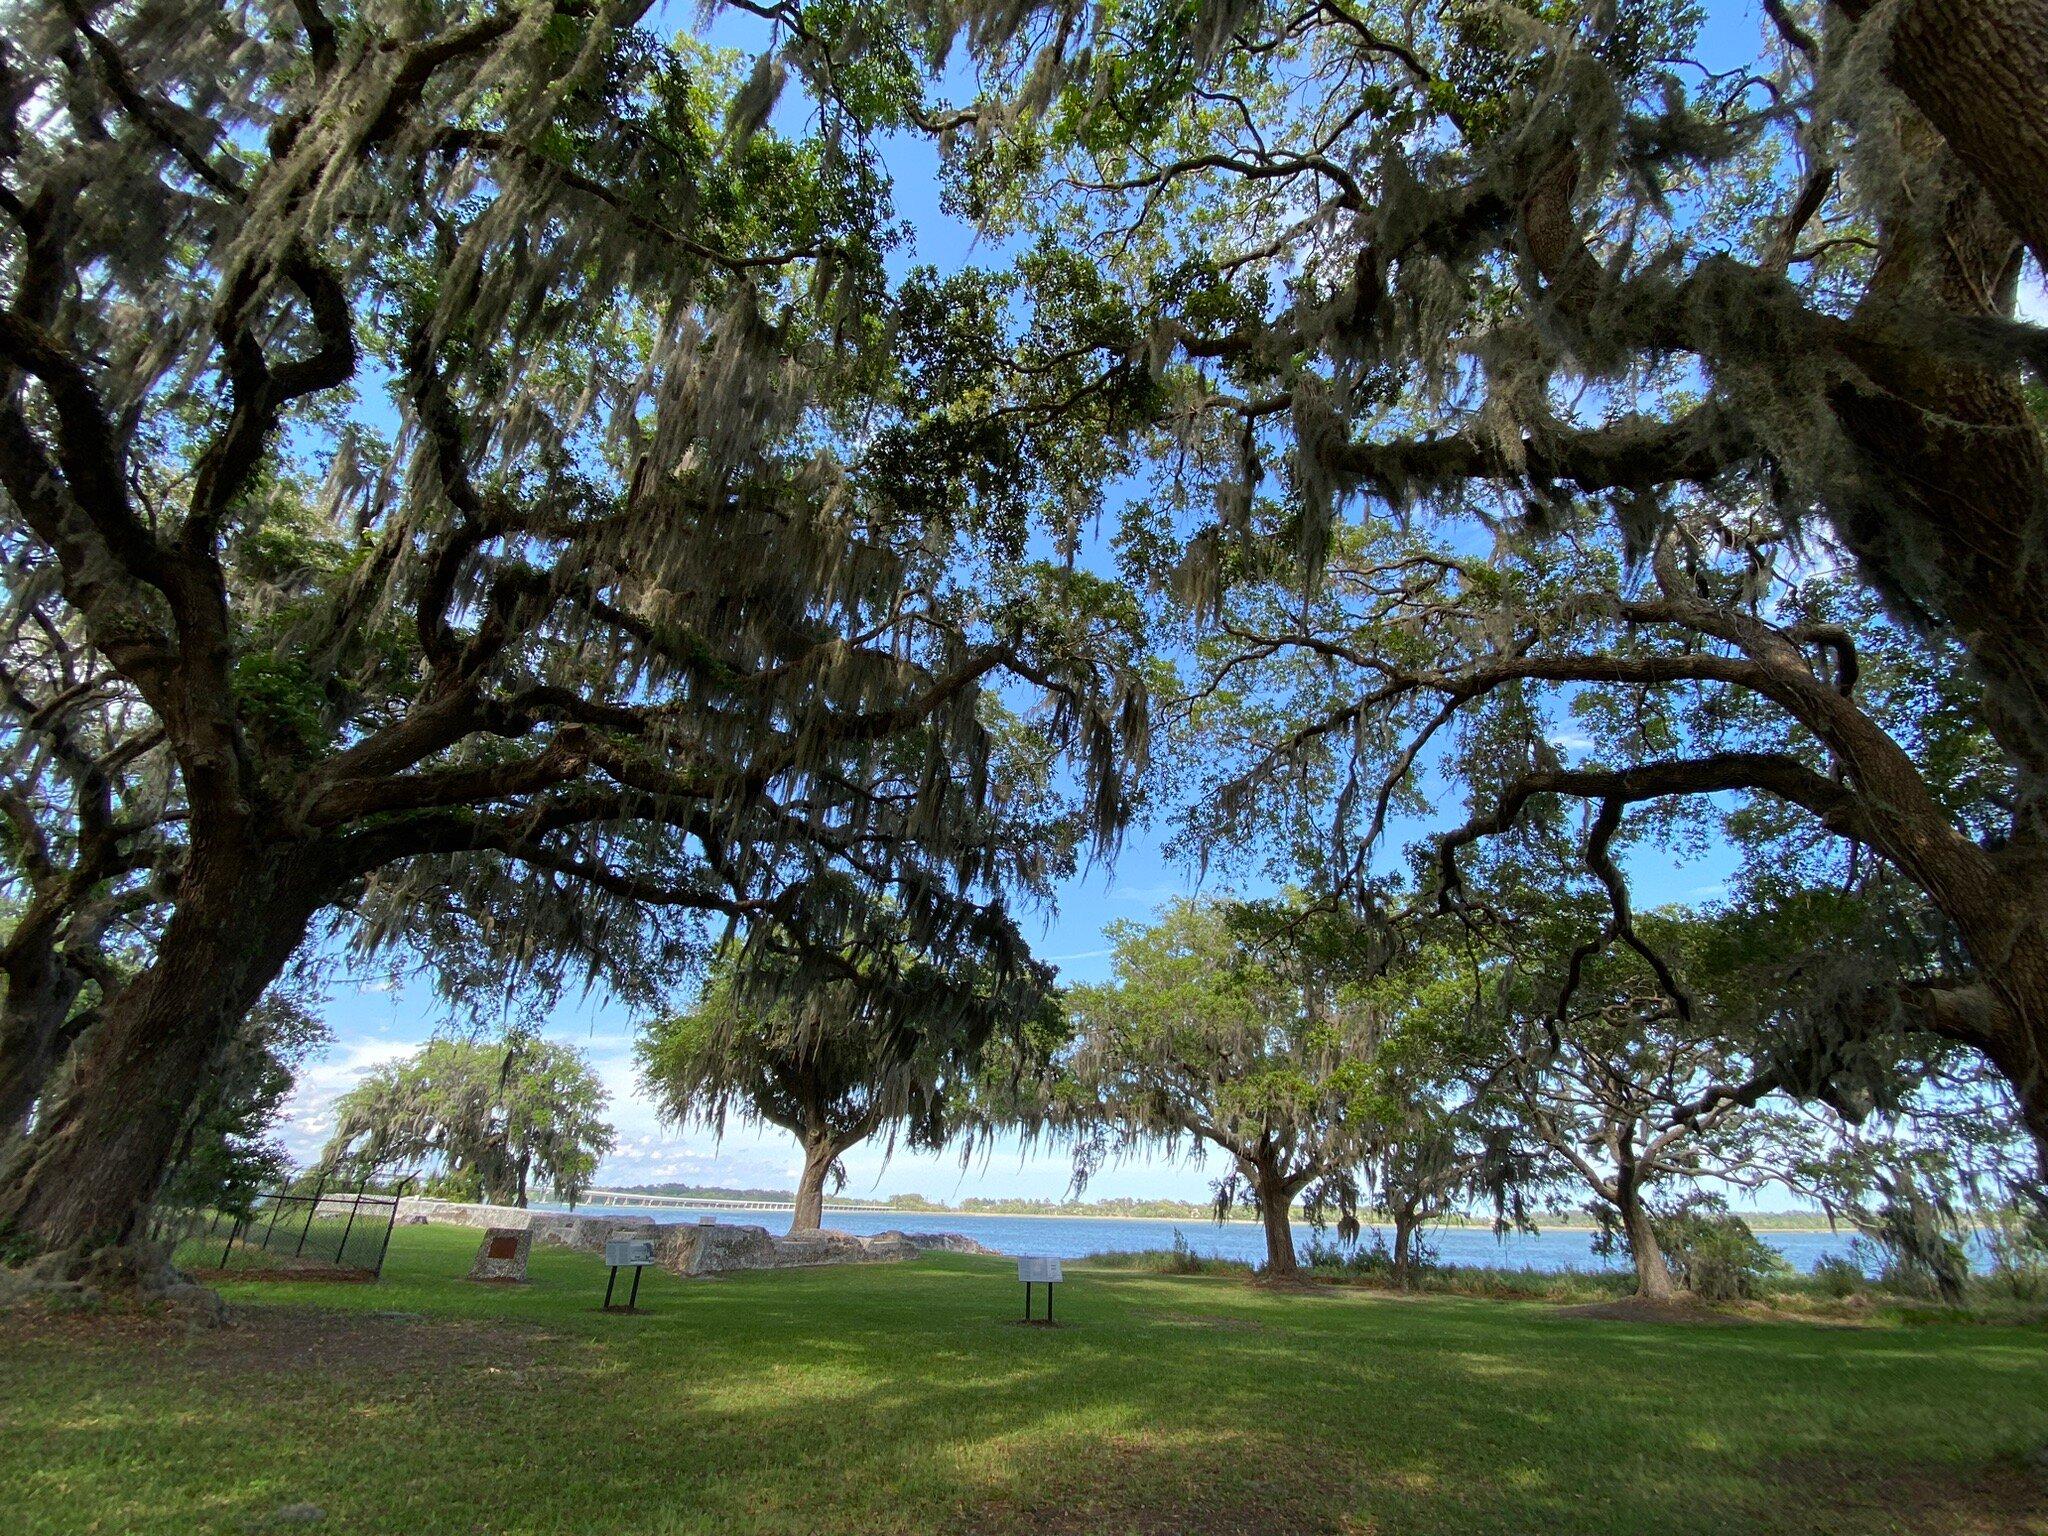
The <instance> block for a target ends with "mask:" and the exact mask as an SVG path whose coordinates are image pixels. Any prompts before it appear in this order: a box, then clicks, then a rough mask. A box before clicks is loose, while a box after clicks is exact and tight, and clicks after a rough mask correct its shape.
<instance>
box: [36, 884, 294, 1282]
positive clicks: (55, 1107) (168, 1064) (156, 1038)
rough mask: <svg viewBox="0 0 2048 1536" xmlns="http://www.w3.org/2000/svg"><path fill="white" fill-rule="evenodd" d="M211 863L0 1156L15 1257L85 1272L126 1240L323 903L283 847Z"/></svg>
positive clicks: (59, 1270) (53, 1270) (62, 1271)
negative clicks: (144, 965) (212, 1080)
mask: <svg viewBox="0 0 2048 1536" xmlns="http://www.w3.org/2000/svg"><path fill="white" fill-rule="evenodd" d="M205 862H206V863H207V864H209V865H210V866H211V867H210V868H209V869H207V870H204V871H193V872H191V873H188V877H187V879H186V881H185V882H184V886H183V888H182V889H181V890H180V892H179V899H178V902H177V905H176V907H175V909H174V910H173V912H172V915H171V918H170V921H169V922H168V923H167V924H166V925H165V928H164V933H163V937H162V940H161V941H160V943H159V944H158V946H157V951H156V958H155V960H154V961H153V963H152V964H151V965H150V967H149V969H148V970H146V971H144V972H142V974H141V975H139V976H137V977H136V978H135V979H134V980H133V981H132V982H130V983H129V984H128V985H127V986H126V987H124V988H123V989H122V990H121V992H120V993H119V994H118V995H117V996H115V997H114V998H113V999H112V1000H111V1001H110V1002H109V1003H108V1005H107V1007H106V1010H105V1012H104V1013H103V1015H102V1016H101V1018H100V1021H99V1023H98V1025H97V1026H96V1027H95V1028H94V1029H92V1030H91V1031H90V1032H89V1033H88V1034H87V1035H86V1036H85V1037H84V1038H83V1039H82V1040H81V1041H80V1042H79V1043H78V1044H77V1046H75V1047H74V1048H73V1052H72V1059H71V1062H70V1065H69V1067H68V1070H67V1075H66V1080H65V1082H64V1085H63V1088H62V1092H61V1095H60V1096H59V1097H58V1098H57V1099H56V1101H55V1102H54V1103H50V1104H46V1105H45V1106H44V1109H43V1112H42V1113H41V1114H40V1115H39V1117H38V1120H37V1124H36V1130H35V1133H34V1135H32V1136H30V1137H28V1138H26V1139H24V1140H23V1141H21V1142H19V1143H18V1144H16V1145H15V1146H14V1147H13V1148H12V1149H11V1150H10V1151H9V1152H8V1153H7V1154H6V1156H5V1158H4V1160H0V1254H4V1255H5V1257H6V1258H7V1259H8V1260H9V1261H12V1262H30V1263H33V1264H34V1265H35V1267H36V1268H38V1269H39V1270H41V1271H43V1272H45V1273H49V1274H56V1275H79V1274H84V1273H87V1272H89V1271H91V1270H93V1269H95V1268H98V1267H100V1265H101V1263H102V1262H103V1255H105V1254H106V1251H107V1250H119V1249H123V1248H126V1247H128V1246H129V1245H131V1244H133V1243H134V1241H135V1240H136V1239H137V1238H138V1237H139V1236H140V1234H141V1232H142V1229H143V1226H144V1223H145V1220H146V1218H147V1215H148V1212H149V1208H150V1204H151V1202H152V1201H153V1200H154V1199H155V1196H156V1192H157V1189H158V1187H159V1185H160V1184H161V1183H162V1181H163V1177H164V1175H165V1173H166V1172H167V1171H168V1168H169V1164H170V1160H171V1157H172V1155H173V1153H174V1152H175V1150H176V1148H177V1146H178V1141H179V1137H180V1135H181V1133H182V1131H183V1129H184V1126H185V1122H186V1119H187V1117H188V1116H189V1115H190V1113H191V1111H192V1108H193V1106H194V1105H195V1104H196V1103H198V1101H199V1099H200V1097H201V1095H202V1093H203V1091H204V1089H205V1086H206V1082H207V1078H208V1075H209V1074H210V1073H211V1072H212V1070H213V1068H214V1064H215V1063H216V1061H217V1060H218V1059H219V1056H220V1053H221V1051H222V1050H223V1049H224V1048H225V1047H226V1046H227V1045H228V1044H229V1043H230V1042H231V1041H232V1040H233V1038H234V1036H235V1032H236V1031H237V1030H238V1029H239V1028H240V1027H241V1024H242V1021H243V1019H244V1017H245V1016H246V1015H247V1014H248V1011H249V1009H250V1008H251V1007H252V1006H253V1005H254V1004H255V1002H256V1000H257V999H258V998H259V997H260V996H261V995H262V993H263V991H264V989H265V988H266V987H268V986H269V985H270V983H271V982H272V981H274V980H276V978H277V976H278V975H279V973H280V972H281V971H283V969H284V967H285V965H286V963H287V962H289V960H290V959H291V956H292V953H293V952H294V951H295V950H296V949H297V948H298V947H299V944H300V942H301V941H302V940H303V939H304V937H305V933H306V928H307V924H308V923H309V921H310V920H311V917H312V914H313V912H314V911H315V910H317V908H318V906H319V905H320V904H321V902H320V900H319V899H318V898H317V897H316V894H315V882H310V881H309V880H308V878H307V874H308V872H307V871H306V869H305V868H303V867H302V866H301V864H300V863H299V861H297V860H295V859H293V858H292V857H290V856H289V855H279V854H276V853H274V852H270V851H267V850H252V851H250V852H249V853H247V854H245V855H243V856H242V857H239V858H237V859H235V860H233V861H232V863H231V864H229V865H228V866H227V867H222V866H223V861H222V860H221V859H219V858H218V857H216V858H213V859H210V860H207V861H205ZM114 1262H115V1263H116V1264H118V1262H119V1261H118V1259H116V1260H114Z"/></svg>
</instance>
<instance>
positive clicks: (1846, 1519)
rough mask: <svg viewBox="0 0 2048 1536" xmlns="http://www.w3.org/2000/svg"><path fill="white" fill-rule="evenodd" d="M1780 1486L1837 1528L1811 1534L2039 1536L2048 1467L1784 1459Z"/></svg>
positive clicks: (2047, 1500)
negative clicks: (1962, 1466) (1964, 1467)
mask: <svg viewBox="0 0 2048 1536" xmlns="http://www.w3.org/2000/svg"><path fill="white" fill-rule="evenodd" d="M1769 1470H1770V1472H1771V1474H1772V1475H1773V1480H1774V1481H1775V1482H1776V1484H1777V1487H1778V1488H1779V1489H1782V1490H1783V1493H1784V1494H1785V1495H1788V1496H1791V1497H1794V1498H1797V1499H1799V1500H1801V1502H1803V1503H1805V1504H1808V1505H1810V1506H1811V1507H1813V1508H1814V1509H1815V1510H1816V1512H1819V1511H1821V1510H1826V1511H1827V1512H1828V1513H1829V1514H1831V1515H1832V1516H1834V1517H1835V1519H1834V1523H1832V1524H1829V1525H1825V1526H1821V1525H1816V1526H1815V1529H1816V1530H1825V1531H1843V1532H1850V1531H1854V1532H1859V1533H1860V1532H1865V1531H1896V1532H1901V1533H1905V1536H2043V1533H2044V1532H2048V1466H2043V1465H2041V1464H2040V1463H2039V1462H2034V1463H2031V1464H2030V1463H2028V1462H2025V1461H2022V1460H2020V1459H2019V1458H2017V1457H2002V1458H2000V1459H1998V1460H1995V1461H1992V1462H1990V1463H1988V1464H1986V1465H1985V1466H1984V1467H1982V1468H1979V1469H1974V1470H1967V1471H1965V1470H1959V1469H1957V1468H1954V1467H1946V1466H1938V1465H1930V1464H1928V1463H1924V1462H1922V1463H1906V1464H1904V1465H1899V1464H1897V1463H1893V1462H1882V1461H1878V1460H1876V1459H1870V1460H1867V1461H1866V1460H1848V1461H1834V1460H1827V1461H1821V1460H1813V1459H1802V1460H1786V1461H1780V1462H1777V1463H1774V1464H1773V1465H1772V1466H1771V1468H1770V1469H1769Z"/></svg>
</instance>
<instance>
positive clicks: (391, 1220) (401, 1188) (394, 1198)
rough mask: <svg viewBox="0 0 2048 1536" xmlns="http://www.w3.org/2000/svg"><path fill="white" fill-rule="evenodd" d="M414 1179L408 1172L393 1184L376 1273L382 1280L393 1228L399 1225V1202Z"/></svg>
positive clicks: (378, 1251)
mask: <svg viewBox="0 0 2048 1536" xmlns="http://www.w3.org/2000/svg"><path fill="white" fill-rule="evenodd" d="M412 1181H413V1175H412V1174H407V1175H406V1176H405V1177H404V1178H402V1179H400V1180H399V1181H398V1182H397V1183H396V1184H394V1185H392V1186H391V1208H390V1210H389V1211H387V1212H386V1213H385V1216H384V1242H383V1245H382V1246H381V1247H379V1248H378V1250H377V1270H376V1274H377V1278H378V1279H380V1280H381V1279H383V1278H384V1255H385V1254H387V1253H389V1252H390V1251H391V1229H392V1228H393V1227H395V1226H397V1225H398V1202H399V1201H401V1200H403V1199H404V1198H405V1186H406V1185H408V1184H410V1183H411V1182H412Z"/></svg>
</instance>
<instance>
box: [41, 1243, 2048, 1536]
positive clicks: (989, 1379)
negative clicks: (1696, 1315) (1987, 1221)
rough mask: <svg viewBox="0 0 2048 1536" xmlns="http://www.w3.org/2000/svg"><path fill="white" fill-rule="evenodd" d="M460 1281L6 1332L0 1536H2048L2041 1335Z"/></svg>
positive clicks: (905, 1285)
mask: <svg viewBox="0 0 2048 1536" xmlns="http://www.w3.org/2000/svg"><path fill="white" fill-rule="evenodd" d="M477 1241H478V1234H476V1233H474V1232H465V1231H459V1230H455V1229H444V1228H413V1229H406V1230H401V1231H400V1232H399V1234H398V1236H397V1238H396V1240H395V1242H394V1244H393V1249H392V1254H391V1261H390V1265H389V1268H388V1271H387V1278H386V1279H385V1280H384V1282H383V1283H381V1284H379V1285H375V1286H348V1285H328V1284H317V1283H303V1282H301V1283H291V1284H265V1285H257V1284H244V1285H240V1286H235V1287H230V1288H229V1292H228V1294H229V1296H230V1299H231V1301H232V1302H234V1303H235V1304H236V1306H237V1307H238V1308H239V1309H241V1315H242V1317H243V1318H244V1319H245V1321H243V1322H241V1323H239V1324H238V1325H237V1326H235V1327H233V1328H231V1329H229V1330H226V1331H225V1332H224V1333H220V1334H210V1335H199V1336H194V1337H192V1338H190V1339H188V1338H186V1337H184V1336H183V1335H182V1334H178V1333H175V1332H173V1333H170V1334H162V1333H160V1332H155V1333H152V1332H138V1331H136V1330H133V1329H114V1328H105V1327H99V1326H91V1327H82V1326H78V1325H75V1324H71V1323H66V1324H64V1325H62V1326H57V1325H43V1324H37V1325H35V1326H33V1327H24V1326H23V1325H22V1324H21V1323H20V1321H19V1319H13V1318H6V1317H0V1329H8V1330H10V1331H9V1332H7V1333H5V1334H0V1489H4V1490H5V1492H4V1494H0V1500H4V1515H5V1518H4V1520H0V1528H4V1529H6V1530H7V1531H9V1532H10V1533H22V1536H30V1533H51V1536H56V1533H63V1536H72V1533H82V1532H122V1533H127V1532H135V1533H157V1532H162V1533H174V1532H175V1533H181V1536H182V1533H188V1532H211V1531H245V1530H256V1529H260V1528H263V1527H264V1526H265V1524H266V1522H267V1521H268V1520H269V1519H270V1517H272V1516H273V1515H275V1514H276V1512H277V1511H279V1510H281V1509H284V1508H286V1507H288V1506H293V1505H311V1506H314V1507H316V1508H317V1509H318V1510H319V1511H320V1512H322V1516H323V1518H321V1519H320V1520H319V1521H318V1522H317V1523H315V1524H313V1525H310V1526H307V1527H302V1528H305V1529H314V1530H318V1531H321V1532H341V1531H351V1532H356V1531H359V1532H380V1533H381V1532H408V1533H411V1532H418V1533H422V1536H426V1533H432V1536H441V1533H444V1532H469V1531H485V1532H507V1533H527V1532H534V1533H538V1532H570V1531H575V1532H586V1531H587V1532H596V1533H617V1536H639V1533H650V1536H652V1533H664V1536H665V1533H685V1532H688V1533H696V1532H706V1533H709V1532H735V1531H738V1532H745V1531H764V1532H820V1533H823V1532H834V1533H843V1532H868V1531H874V1532H955V1531H1098V1530H1099V1531H1144V1532H1158V1531H1170V1530H1187V1531H1202V1532H1211V1531H1218V1532H1230V1531H1244V1532H1253V1531H1259V1532H1290V1531H1355V1532H1373V1533H1377V1536H1387V1533H1399V1532H1415V1533H1424V1532H1428V1533H1436V1532H1446V1533H1448V1532H1461V1533H1462V1532H1537V1531H1544V1532H1552V1531H1555V1532H1566V1531H1569V1532H1614V1533H1621V1532H1630V1533H1633V1532H1645V1531H1651V1530H1670V1529H1679V1528H1683V1529H1713V1530H1716V1531H1717V1532H1718V1533H1726V1536H1735V1533H1744V1532H1830V1531H1832V1532H1842V1533H1850V1532H1854V1533H1859V1536H1860V1533H1865V1532H1872V1531H1882V1530H1904V1531H1918V1530H1924V1531H1929V1532H1933V1531H2006V1530H2011V1531H2027V1530H2031V1529H2037V1528H2048V1526H2037V1525H2036V1524H2035V1523H2034V1522H2035V1521H2036V1520H2037V1519H2038V1520H2041V1521H2048V1497H2043V1496H2040V1495H2039V1487H2040V1485H2039V1483H2038V1481H2030V1479H2032V1478H2033V1477H2034V1474H2033V1473H2032V1472H2031V1471H2030V1470H2028V1469H2029V1467H2030V1466H2031V1463H2030V1462H2029V1461H2028V1459H2027V1458H2028V1457H2029V1456H2030V1454H2031V1453H2032V1452H2033V1451H2034V1450H2035V1449H2036V1448H2037V1447H2039V1446H2040V1445H2041V1444H2042V1443H2043V1442H2044V1441H2048V1369H2044V1358H2048V1333H2044V1332H2043V1331H2042V1330H2040V1329H2038V1328H2017V1327H2008V1326H1984V1325H1976V1326H1969V1325H1956V1324H1949V1323H1932V1324H1928V1325H1925V1326H1917V1327H1913V1328H1900V1327H1892V1326H1883V1327H1870V1328H1841V1327H1819V1326H1814V1325H1808V1324H1797V1323H1773V1322H1764V1323H1749V1324H1729V1325H1710V1326H1664V1325H1657V1324H1651V1323H1640V1322H1633V1321H1628V1322H1615V1321H1607V1320H1598V1319H1589V1318H1576V1317H1571V1316H1566V1315H1562V1314H1560V1313H1559V1312H1558V1311H1557V1310H1556V1309H1555V1308H1553V1307H1548V1306H1543V1305H1535V1304H1527V1303H1514V1302H1498V1301H1484V1300H1474V1299H1467V1298H1459V1297H1428V1298H1423V1299H1406V1298H1394V1297H1384V1296H1377V1295H1374V1294H1372V1293H1370V1292H1363V1291H1357V1290H1346V1289H1338V1288H1323V1289H1319V1290H1316V1291H1313V1292H1305V1293H1304V1292H1283V1293H1275V1292H1271V1291H1267V1290H1263V1289H1261V1288H1259V1287H1257V1286H1254V1285H1251V1284H1247V1283H1245V1282H1244V1281H1243V1280H1241V1279H1236V1278H1228V1277H1222V1278H1219V1277H1208V1276H1195V1277H1181V1276H1166V1275H1159V1274H1153V1273H1140V1272H1119V1271H1113V1270H1110V1269H1107V1268H1100V1267H1087V1266H1075V1267H1074V1268H1073V1269H1072V1270H1071V1271H1070V1276H1071V1278H1070V1279H1069V1280H1068V1281H1067V1283H1066V1284H1064V1285H1063V1286H1062V1287H1061V1291H1060V1298H1059V1302H1058V1308H1057V1315H1058V1318H1059V1321H1060V1324H1061V1326H1060V1327H1058V1328H1055V1329H1050V1330H1047V1329H1042V1328H1031V1329H1026V1328H1023V1327H1020V1326H1017V1324H1016V1323H1015V1321H1014V1319H1015V1318H1016V1317H1017V1316H1018V1315H1019V1313H1020V1312H1021V1305H1020V1292H1019V1289H1018V1287H1017V1285H1016V1282H1015V1278H1014V1275H1015V1271H1014V1270H1013V1269H1012V1268H1010V1267H1009V1266H1008V1265H1006V1264H1003V1263H1001V1262H999V1261H994V1260H988V1259H970V1258H959V1257H952V1256H936V1255H931V1256H927V1257H925V1258H924V1259H922V1260H919V1261H918V1262H916V1263H915V1264H909V1265H877V1266H868V1267H856V1268H838V1269H821V1270H810V1271H800V1272H787V1271H785V1272H781V1273H766V1274H757V1275H741V1276H734V1277H730V1278H727V1279H723V1280H718V1281H708V1282H707V1281H697V1282H685V1281H679V1280H674V1279H671V1278H670V1277H668V1276H666V1275H661V1274H656V1273H650V1274H649V1276H648V1278H647V1281H646V1283H645V1284H644V1286H643V1288H642V1291H641V1302H642V1307H643V1312H642V1314H641V1315H639V1316H632V1317H627V1316H607V1315H604V1314H602V1313H600V1312H599V1311H598V1304H599V1302H600V1300H601V1299H602V1296H603V1291H604V1268H603V1266H602V1265H601V1264H600V1263H599V1262H598V1261H597V1260H596V1259H593V1258H591V1257H589V1256H586V1255H579V1254H570V1253H565V1252H561V1251H559V1250H537V1251H536V1253H535V1256H534V1260H533V1268H532V1276H533V1279H532V1283H531V1284H529V1285H527V1286H525V1287H521V1288H509V1289H508V1288H497V1287H484V1286H477V1285H472V1284H470V1283H469V1282H467V1281H465V1280H463V1279H461V1278H459V1277H460V1276H461V1275H462V1274H463V1273H464V1272H465V1271H466V1269H467V1267H468V1263H469V1260H470V1258H471V1257H472V1255H473V1253H474V1251H475V1248H476V1244H477ZM314 1308H318V1309H322V1310H320V1311H312V1310H310V1309H314ZM392 1313H397V1314H401V1315H400V1316H397V1317H392V1316H388V1315H385V1316H379V1315H378V1314H392ZM2030 1490H2031V1491H2030ZM2030 1498H2034V1499H2037V1502H2038V1505H2039V1507H2038V1509H2035V1510H2034V1511H2033V1512H2032V1513H2029V1508H2028V1505H2027V1500H2028V1499H2030ZM1674 1522H1675V1523H1674Z"/></svg>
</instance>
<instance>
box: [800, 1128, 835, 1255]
mask: <svg viewBox="0 0 2048 1536" xmlns="http://www.w3.org/2000/svg"><path fill="white" fill-rule="evenodd" d="M838 1155H839V1148H837V1147H836V1146H834V1145H833V1143H832V1138H831V1136H830V1135H828V1134H827V1133H825V1132H824V1131H821V1130H810V1131H806V1132H805V1133H804V1169H803V1173H802V1175H801V1176H800V1177H799V1178H798V1179H797V1184H796V1210H795V1211H794V1212H793V1213H792V1214H791V1216H790V1220H789V1230H790V1231H791V1232H792V1233H797V1232H816V1231H818V1230H819V1229H820V1228H821V1227H823V1226H824V1224H825V1179H826V1176H827V1175H828V1174H830V1173H831V1171H832V1160H833V1159H834V1158H835V1157H837V1156H838Z"/></svg>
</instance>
